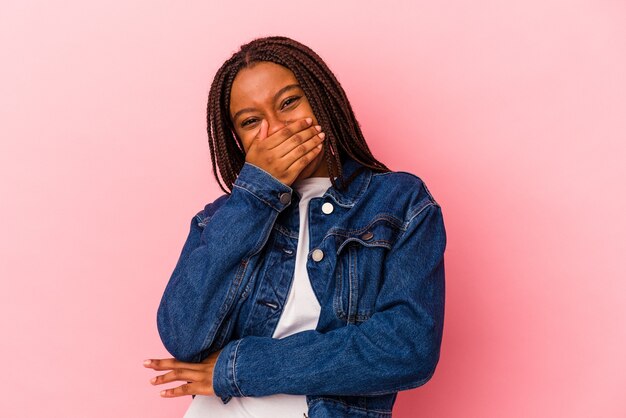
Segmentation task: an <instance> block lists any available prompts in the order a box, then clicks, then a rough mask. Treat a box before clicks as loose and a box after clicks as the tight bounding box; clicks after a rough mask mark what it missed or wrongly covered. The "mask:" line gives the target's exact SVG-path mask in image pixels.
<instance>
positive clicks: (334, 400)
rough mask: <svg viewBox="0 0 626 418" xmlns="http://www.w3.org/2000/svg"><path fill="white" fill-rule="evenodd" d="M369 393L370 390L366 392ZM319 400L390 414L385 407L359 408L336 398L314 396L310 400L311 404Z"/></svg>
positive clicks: (359, 408)
mask: <svg viewBox="0 0 626 418" xmlns="http://www.w3.org/2000/svg"><path fill="white" fill-rule="evenodd" d="M368 393H370V392H368ZM321 401H328V402H335V403H339V404H342V405H344V406H347V407H348V408H354V409H358V410H360V411H364V412H376V413H378V414H384V415H391V411H389V410H387V409H369V408H361V407H359V406H354V405H351V404H349V403H347V402H344V401H340V400H338V399H332V398H325V397H323V396H322V397H319V398H315V399H313V400H312V401H311V404H314V403H316V402H321Z"/></svg>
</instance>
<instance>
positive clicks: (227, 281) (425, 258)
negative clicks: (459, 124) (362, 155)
mask: <svg viewBox="0 0 626 418" xmlns="http://www.w3.org/2000/svg"><path fill="white" fill-rule="evenodd" d="M358 168H362V171H361V172H360V173H359V174H358V176H357V177H356V178H355V180H354V181H353V182H352V183H351V184H350V186H349V187H348V188H347V189H346V190H339V189H337V188H335V187H332V186H331V187H330V188H329V189H328V190H327V191H326V192H325V193H324V195H323V196H322V197H315V198H312V199H311V200H310V203H309V209H308V210H309V225H310V230H309V239H310V251H309V253H308V261H307V269H308V274H309V278H310V281H311V285H312V287H313V291H314V293H315V296H316V297H317V299H318V301H319V303H320V306H321V313H320V318H319V321H318V324H317V327H316V329H315V330H306V331H301V332H298V333H296V334H292V335H289V336H287V337H284V338H281V339H275V338H272V334H273V332H274V329H275V327H276V325H277V322H278V319H279V317H280V314H281V312H282V309H283V307H284V305H285V303H286V301H287V296H288V294H289V289H290V286H291V282H292V277H293V273H294V268H295V254H296V248H297V244H298V243H297V240H298V228H299V214H298V210H299V208H298V206H299V205H298V202H299V200H300V195H299V194H298V192H297V191H296V190H293V189H292V188H291V187H289V186H287V185H285V184H284V183H282V182H280V181H278V180H277V179H276V178H275V177H273V176H272V175H271V174H269V173H268V172H266V171H265V170H263V169H261V168H259V167H257V166H255V165H253V164H250V163H248V162H246V163H244V166H243V168H242V170H241V171H240V173H239V175H238V177H237V180H236V181H235V183H234V187H233V190H232V193H231V194H230V195H229V194H224V195H222V196H220V197H219V198H217V199H216V200H215V201H214V202H213V203H209V204H207V205H206V206H205V208H204V209H203V210H201V211H200V212H199V213H198V214H197V215H195V216H194V217H193V218H192V220H191V226H190V232H189V236H188V237H187V240H186V242H185V244H184V247H183V249H182V253H181V255H180V258H179V260H178V262H177V264H176V267H175V269H174V271H173V273H172V276H171V278H170V280H169V282H168V284H167V286H166V288H165V291H164V294H163V298H162V300H161V303H160V305H159V308H158V313H157V324H158V330H159V334H160V336H161V339H162V341H163V344H164V346H165V348H166V349H167V350H168V351H169V352H170V354H172V356H174V357H175V358H177V359H179V360H182V361H188V362H200V361H201V360H202V359H204V358H206V357H207V356H208V355H209V353H211V352H214V351H217V350H220V349H221V350H222V351H221V353H220V355H219V357H218V359H217V362H216V364H215V369H214V375H213V387H214V391H215V394H216V395H217V396H219V397H220V398H221V399H222V402H224V403H227V402H228V401H230V399H231V397H233V396H265V395H272V394H277V393H286V394H294V395H306V400H307V404H308V408H309V411H308V416H309V417H310V418H321V417H354V416H360V417H389V416H391V410H392V407H393V404H394V402H395V399H396V395H397V392H398V391H401V390H406V389H411V388H415V387H418V386H420V385H422V384H424V383H425V382H426V381H428V380H429V379H430V378H431V376H432V375H433V373H434V371H435V367H436V365H437V363H438V361H439V352H440V346H441V339H442V332H443V319H444V296H445V295H444V293H445V286H444V257H443V255H444V250H445V246H446V232H445V227H444V223H443V216H442V211H441V207H440V206H439V204H438V203H437V202H436V201H435V199H434V198H433V196H432V195H431V193H430V192H429V191H428V189H427V188H426V185H425V184H424V182H423V181H422V180H421V179H420V178H419V177H417V176H415V175H413V174H410V173H406V172H388V173H375V172H372V171H371V170H370V169H368V168H367V167H364V166H362V165H361V164H359V163H358V162H356V161H354V160H353V159H350V158H347V159H346V160H345V162H344V163H343V171H344V176H345V178H348V177H349V176H350V175H351V174H352V173H353V172H354V171H355V170H356V169H358ZM325 203H327V204H326V205H325V207H324V210H322V205H323V204H325ZM328 203H330V205H328ZM331 209H332V210H331Z"/></svg>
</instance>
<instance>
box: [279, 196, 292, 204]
mask: <svg viewBox="0 0 626 418" xmlns="http://www.w3.org/2000/svg"><path fill="white" fill-rule="evenodd" d="M289 202H291V193H281V194H280V203H282V204H283V205H286V204H287V203H289Z"/></svg>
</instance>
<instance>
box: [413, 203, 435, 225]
mask: <svg viewBox="0 0 626 418" xmlns="http://www.w3.org/2000/svg"><path fill="white" fill-rule="evenodd" d="M430 206H434V207H440V206H438V205H436V204H434V203H432V202H431V203H428V204H426V205H424V206H423V207H422V208H420V209H419V210H418V211H417V213H415V214H414V215H412V216H411V217H410V218H409V220H408V221H406V229H409V225H410V224H411V222H412V221H413V219H415V217H416V216H418V215H419V214H420V213H422V212H423V211H424V209H426V208H427V207H430Z"/></svg>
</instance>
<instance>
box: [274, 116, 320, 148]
mask: <svg viewBox="0 0 626 418" xmlns="http://www.w3.org/2000/svg"><path fill="white" fill-rule="evenodd" d="M312 123H313V119H312V118H306V119H300V120H298V121H296V122H293V123H290V124H289V125H287V126H285V127H284V128H281V129H279V130H278V131H276V132H274V133H273V134H272V135H270V136H269V137H267V139H266V140H265V141H264V142H265V147H266V148H267V149H272V148H274V147H277V146H279V145H280V144H282V143H283V142H285V141H286V140H288V139H289V138H291V137H292V136H293V135H295V134H297V133H298V132H300V131H302V130H304V129H306V128H308V127H309V126H311V124H312Z"/></svg>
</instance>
